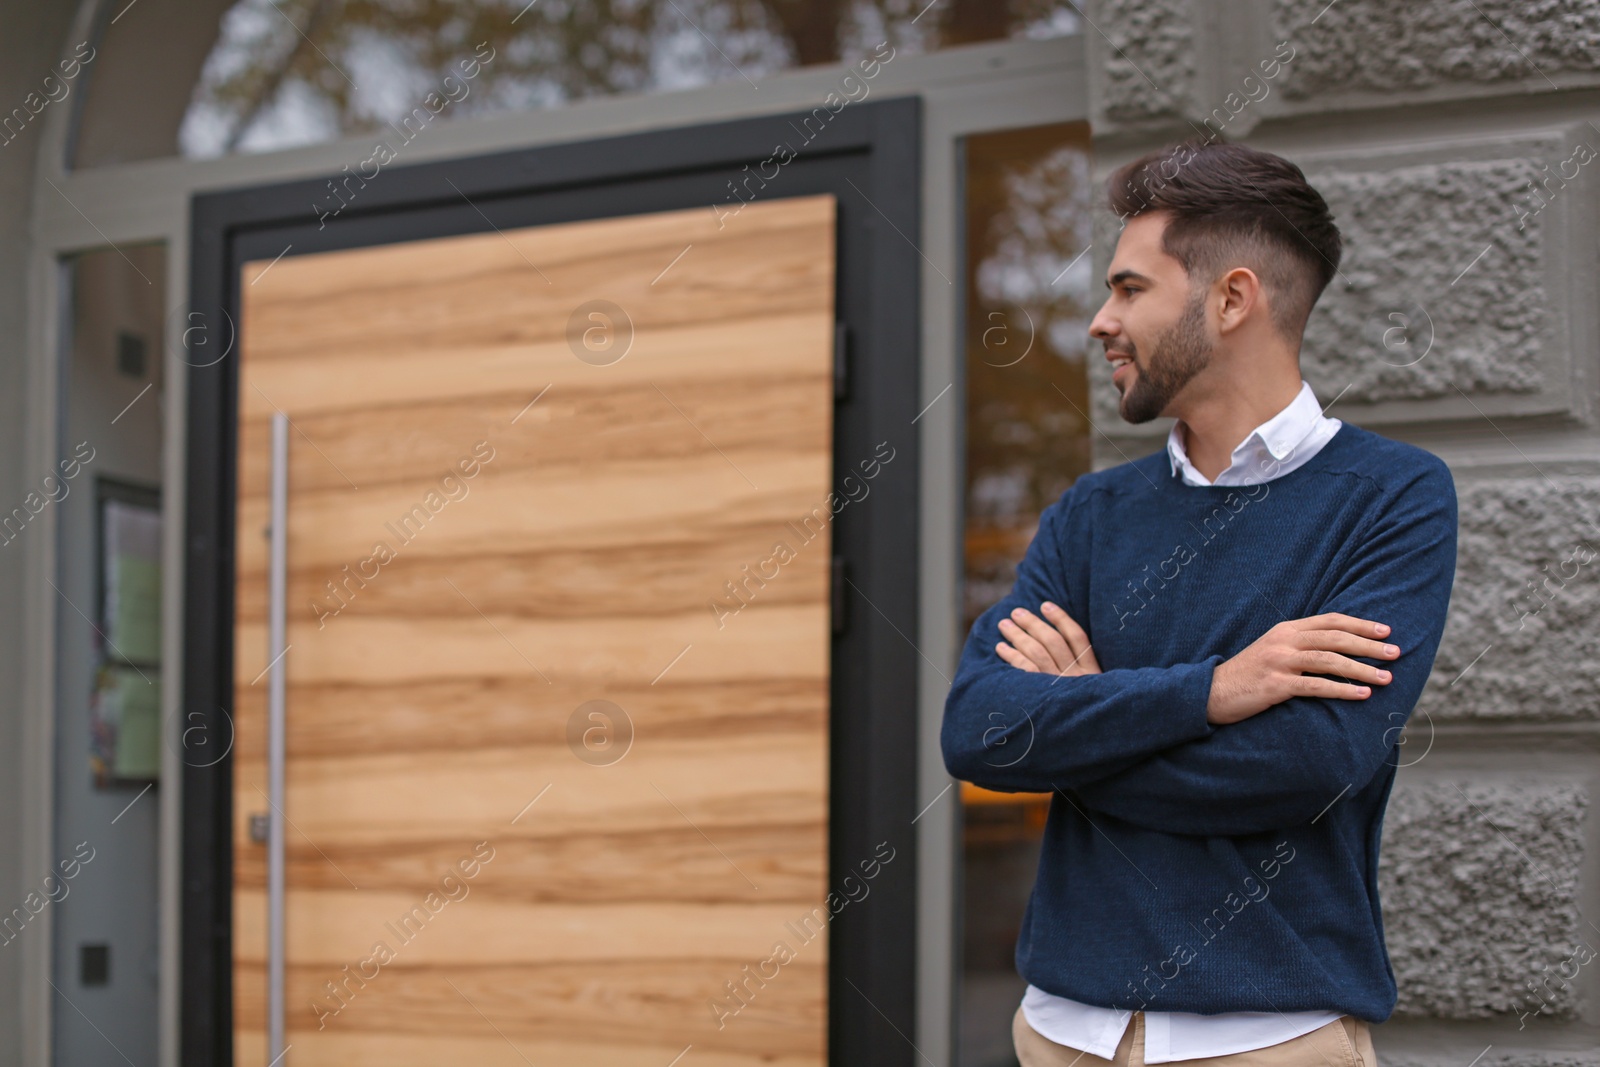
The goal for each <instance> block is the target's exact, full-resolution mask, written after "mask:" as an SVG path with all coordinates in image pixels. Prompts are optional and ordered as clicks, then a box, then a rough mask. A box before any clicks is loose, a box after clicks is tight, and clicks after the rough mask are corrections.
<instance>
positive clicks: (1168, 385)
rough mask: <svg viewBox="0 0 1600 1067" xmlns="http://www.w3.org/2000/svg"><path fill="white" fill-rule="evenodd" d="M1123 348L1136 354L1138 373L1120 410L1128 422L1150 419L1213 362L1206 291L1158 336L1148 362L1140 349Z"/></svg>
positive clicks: (1136, 372)
mask: <svg viewBox="0 0 1600 1067" xmlns="http://www.w3.org/2000/svg"><path fill="white" fill-rule="evenodd" d="M1114 351H1115V350H1114ZM1122 351H1124V352H1125V353H1126V354H1127V355H1131V356H1133V357H1134V370H1135V373H1134V376H1133V384H1132V385H1130V386H1128V387H1127V388H1126V389H1125V390H1124V391H1123V393H1122V400H1121V403H1120V404H1119V411H1120V413H1121V415H1122V418H1123V421H1125V422H1131V423H1141V422H1149V421H1150V420H1151V419H1153V418H1155V417H1156V416H1158V415H1160V414H1161V413H1162V412H1163V411H1165V410H1166V407H1167V405H1168V404H1170V403H1171V402H1172V398H1173V397H1175V396H1177V395H1178V392H1179V391H1180V390H1181V389H1182V388H1183V387H1184V386H1185V385H1188V384H1189V380H1190V379H1192V378H1193V377H1194V376H1195V375H1197V374H1199V373H1200V372H1201V371H1203V370H1205V369H1206V367H1207V365H1209V364H1210V362H1211V340H1210V338H1209V337H1207V336H1206V312H1205V293H1203V292H1200V293H1196V294H1195V295H1194V296H1193V297H1192V298H1190V300H1189V302H1188V303H1187V304H1186V305H1185V306H1184V309H1183V315H1182V316H1181V317H1180V318H1179V319H1178V321H1177V322H1175V323H1173V324H1172V325H1171V326H1170V327H1168V328H1167V330H1166V331H1164V332H1163V333H1162V334H1161V336H1159V337H1157V338H1156V339H1155V341H1154V342H1153V343H1152V344H1151V346H1150V358H1149V360H1148V361H1147V362H1144V363H1141V362H1139V359H1138V353H1137V350H1136V349H1135V348H1134V347H1133V346H1131V345H1130V346H1129V347H1128V348H1127V349H1124V350H1122Z"/></svg>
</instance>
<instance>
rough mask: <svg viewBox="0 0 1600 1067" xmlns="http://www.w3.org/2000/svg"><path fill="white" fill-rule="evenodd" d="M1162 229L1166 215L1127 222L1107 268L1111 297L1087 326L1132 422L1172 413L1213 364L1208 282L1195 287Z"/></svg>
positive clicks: (1124, 415)
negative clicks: (1164, 243)
mask: <svg viewBox="0 0 1600 1067" xmlns="http://www.w3.org/2000/svg"><path fill="white" fill-rule="evenodd" d="M1165 228H1166V216H1165V215H1164V214H1161V213H1154V214H1149V215H1140V216H1137V217H1135V218H1132V219H1129V220H1128V224H1127V226H1126V227H1124V228H1123V231H1122V236H1121V238H1120V239H1119V240H1118V241H1117V251H1116V254H1115V255H1114V256H1113V257H1112V260H1111V265H1110V267H1108V268H1107V270H1106V284H1107V286H1108V287H1109V288H1110V290H1111V295H1110V296H1109V297H1107V299H1106V302H1105V303H1104V304H1103V305H1101V307H1100V310H1099V312H1097V313H1096V314H1095V317H1094V321H1093V322H1091V323H1090V324H1089V335H1090V336H1091V337H1097V338H1099V339H1100V342H1101V343H1102V344H1103V345H1105V351H1106V358H1107V359H1109V360H1111V361H1112V365H1113V368H1114V369H1113V371H1112V374H1111V380H1112V382H1113V383H1115V385H1116V387H1117V391H1118V392H1119V393H1120V394H1121V397H1122V399H1121V401H1120V403H1119V410H1120V413H1121V415H1122V418H1123V419H1124V420H1125V421H1127V422H1132V423H1140V422H1149V421H1150V420H1151V419H1153V418H1155V417H1156V416H1157V415H1167V414H1172V412H1171V411H1170V410H1169V408H1170V406H1171V404H1172V402H1173V399H1174V398H1175V397H1176V396H1177V395H1178V393H1179V392H1180V391H1182V389H1183V387H1184V386H1185V385H1187V384H1188V383H1189V381H1190V379H1192V378H1193V377H1194V376H1195V375H1196V374H1199V373H1200V372H1201V371H1202V370H1204V369H1205V368H1206V366H1207V364H1209V363H1210V362H1211V353H1212V344H1211V336H1210V331H1209V328H1208V326H1207V324H1206V311H1205V296H1206V293H1205V288H1204V287H1203V286H1193V287H1191V286H1190V284H1189V277H1188V275H1187V274H1186V273H1185V272H1184V269H1183V265H1182V264H1180V263H1179V262H1178V261H1177V260H1176V259H1174V258H1173V257H1171V256H1169V255H1167V253H1165V252H1164V251H1162V250H1161V233H1162V231H1163V230H1164V229H1165ZM1191 288H1192V289H1193V293H1192V295H1191Z"/></svg>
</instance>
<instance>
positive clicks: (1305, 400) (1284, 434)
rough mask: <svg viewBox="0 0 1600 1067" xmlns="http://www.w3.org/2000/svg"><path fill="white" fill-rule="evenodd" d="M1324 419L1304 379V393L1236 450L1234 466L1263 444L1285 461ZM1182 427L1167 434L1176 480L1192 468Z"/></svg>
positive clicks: (1177, 425) (1178, 424) (1177, 424)
mask: <svg viewBox="0 0 1600 1067" xmlns="http://www.w3.org/2000/svg"><path fill="white" fill-rule="evenodd" d="M1321 418H1322V405H1321V404H1319V403H1317V395H1316V394H1315V393H1313V392H1312V391H1311V384H1310V383H1309V382H1307V381H1306V380H1305V379H1304V378H1302V379H1301V380H1300V392H1298V393H1296V394H1295V398H1294V399H1293V400H1291V401H1289V405H1288V406H1287V407H1285V408H1284V409H1283V410H1282V411H1280V412H1278V413H1277V414H1276V415H1274V416H1272V418H1270V419H1268V420H1267V421H1266V422H1263V423H1262V424H1261V425H1260V426H1257V427H1256V428H1255V429H1254V430H1251V431H1250V433H1249V434H1248V435H1246V437H1245V439H1244V440H1243V441H1240V442H1239V444H1238V446H1237V447H1235V448H1234V450H1233V457H1232V462H1234V463H1237V462H1238V460H1239V457H1240V456H1242V455H1244V454H1245V453H1246V452H1247V451H1248V450H1249V448H1250V447H1251V446H1252V442H1259V445H1260V447H1263V448H1265V449H1266V450H1267V451H1268V452H1269V453H1271V455H1272V458H1273V459H1277V460H1281V459H1283V458H1284V457H1285V456H1287V455H1289V454H1290V453H1291V452H1293V451H1294V447H1295V446H1296V445H1298V444H1299V443H1300V442H1301V441H1303V440H1305V438H1306V435H1307V434H1309V433H1310V432H1311V431H1312V430H1314V429H1316V427H1317V422H1318V421H1319V420H1320V419H1321ZM1182 427H1183V421H1182V420H1181V419H1180V420H1178V421H1176V422H1174V423H1173V424H1172V429H1171V430H1169V431H1167V458H1168V460H1169V461H1170V462H1171V466H1172V473H1173V475H1174V476H1176V475H1177V474H1178V472H1179V470H1180V469H1181V468H1183V467H1185V466H1188V465H1189V453H1188V451H1187V450H1186V449H1185V448H1184V447H1183V429H1182ZM1230 466H1231V464H1230Z"/></svg>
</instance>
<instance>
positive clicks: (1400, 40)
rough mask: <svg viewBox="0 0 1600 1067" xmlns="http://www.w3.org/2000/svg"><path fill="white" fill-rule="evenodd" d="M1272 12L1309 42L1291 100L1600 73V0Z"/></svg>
mask: <svg viewBox="0 0 1600 1067" xmlns="http://www.w3.org/2000/svg"><path fill="white" fill-rule="evenodd" d="M1271 17H1272V28H1273V33H1274V35H1275V36H1276V37H1278V38H1288V39H1290V40H1292V41H1294V42H1295V45H1296V47H1297V48H1299V49H1300V50H1301V54H1300V57H1299V58H1297V59H1296V61H1295V63H1294V64H1293V66H1292V67H1291V70H1290V75H1289V79H1288V82H1287V84H1286V85H1285V87H1284V92H1285V96H1286V97H1287V98H1288V99H1291V100H1292V99H1295V98H1300V99H1305V98H1307V97H1312V96H1318V95H1322V94H1347V93H1351V92H1356V93H1371V94H1381V95H1382V96H1384V97H1386V98H1387V99H1388V100H1389V101H1390V102H1391V103H1400V102H1404V101H1405V100H1406V97H1407V96H1408V95H1409V94H1412V93H1418V92H1421V93H1428V92H1429V91H1430V90H1434V89H1436V88H1439V87H1442V88H1443V89H1444V90H1445V92H1446V93H1447V94H1448V93H1449V91H1450V90H1451V89H1452V88H1455V89H1458V90H1459V89H1460V88H1462V87H1474V88H1477V87H1485V86H1501V87H1504V88H1506V89H1508V90H1511V89H1515V90H1516V91H1522V90H1523V89H1524V88H1526V89H1529V90H1533V91H1550V90H1552V89H1554V88H1555V87H1557V86H1564V85H1573V84H1591V83H1593V82H1595V81H1600V2H1596V0H1407V2H1406V3H1403V4H1397V3H1394V2H1392V0H1342V2H1340V3H1336V4H1331V5H1330V4H1326V3H1325V2H1324V0H1274V3H1273V5H1272V16H1271ZM1547 79H1549V80H1547ZM1430 95H1438V94H1437V93H1433V94H1430Z"/></svg>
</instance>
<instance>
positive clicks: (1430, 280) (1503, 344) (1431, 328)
mask: <svg viewBox="0 0 1600 1067" xmlns="http://www.w3.org/2000/svg"><path fill="white" fill-rule="evenodd" d="M1549 149H1550V151H1551V152H1552V153H1554V152H1555V151H1556V150H1557V145H1556V144H1555V143H1554V142H1551V143H1550V145H1549ZM1557 158H1560V157H1557ZM1302 166H1303V167H1305V165H1304V164H1302ZM1305 169H1306V170H1307V175H1306V177H1307V179H1308V180H1309V181H1310V182H1311V184H1312V185H1313V186H1315V187H1316V188H1317V190H1318V191H1320V192H1321V193H1322V195H1323V197H1324V198H1325V199H1326V200H1327V201H1328V205H1329V207H1330V208H1331V209H1332V210H1333V214H1334V220H1335V222H1336V224H1337V225H1338V226H1339V230H1340V232H1341V234H1342V235H1343V238H1344V256H1343V262H1342V263H1341V265H1340V268H1339V273H1338V275H1337V276H1336V277H1335V278H1334V279H1333V281H1332V282H1330V283H1329V285H1328V288H1327V289H1326V290H1325V291H1324V292H1323V295H1322V298H1321V300H1319V301H1318V303H1317V307H1316V309H1315V310H1314V311H1313V312H1312V315H1311V318H1310V320H1309V321H1308V322H1307V324H1306V334H1305V342H1304V345H1303V347H1302V349H1301V361H1302V366H1303V368H1304V369H1305V373H1306V377H1307V379H1308V380H1309V381H1310V382H1311V384H1312V385H1313V386H1314V387H1315V388H1316V389H1317V392H1318V395H1319V396H1322V397H1325V398H1326V399H1327V400H1330V401H1331V400H1332V399H1333V398H1334V396H1336V395H1338V394H1340V393H1341V392H1343V401H1347V402H1360V401H1379V400H1406V399H1409V400H1417V399H1427V398H1432V397H1442V396H1448V397H1452V398H1454V397H1456V390H1457V389H1460V390H1461V391H1462V392H1464V393H1469V394H1474V393H1513V394H1515V393H1534V392H1538V391H1539V390H1540V389H1542V388H1544V387H1545V386H1546V385H1547V384H1548V379H1547V376H1546V373H1545V370H1544V366H1543V363H1544V358H1543V357H1544V356H1545V348H1546V345H1545V334H1546V319H1547V316H1548V315H1549V307H1548V303H1549V301H1548V296H1547V294H1546V291H1545V285H1544V273H1543V271H1544V244H1545V241H1544V233H1545V229H1546V225H1547V223H1548V222H1549V220H1550V211H1548V210H1547V211H1545V212H1541V213H1540V214H1538V215H1534V216H1532V217H1531V218H1529V219H1528V220H1527V222H1526V223H1525V224H1522V225H1521V228H1519V216H1518V213H1517V211H1516V210H1515V205H1516V204H1517V203H1518V202H1519V201H1518V194H1519V193H1521V194H1524V195H1525V194H1526V192H1527V187H1528V182H1529V181H1530V180H1532V179H1533V178H1535V177H1537V176H1540V172H1539V171H1538V170H1537V169H1536V167H1535V164H1534V163H1533V161H1532V160H1530V159H1499V160H1490V161H1484V162H1446V163H1428V164H1420V165H1414V166H1402V167H1395V168H1392V169H1383V170H1336V169H1331V168H1329V169H1318V168H1316V167H1315V166H1311V167H1305ZM1553 207H1554V204H1552V208H1553Z"/></svg>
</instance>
